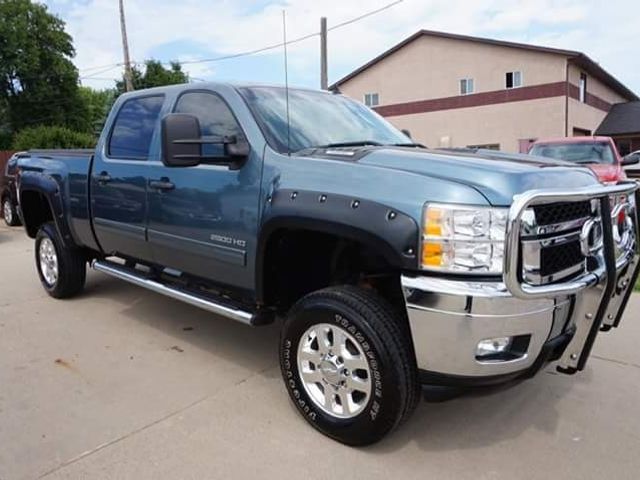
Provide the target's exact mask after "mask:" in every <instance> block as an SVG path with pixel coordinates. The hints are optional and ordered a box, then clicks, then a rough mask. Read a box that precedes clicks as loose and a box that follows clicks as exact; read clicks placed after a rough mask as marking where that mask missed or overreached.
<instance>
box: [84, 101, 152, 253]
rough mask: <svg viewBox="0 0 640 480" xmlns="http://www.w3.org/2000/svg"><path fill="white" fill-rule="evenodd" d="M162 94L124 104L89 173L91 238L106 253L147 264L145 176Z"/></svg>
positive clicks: (97, 152) (102, 142)
mask: <svg viewBox="0 0 640 480" xmlns="http://www.w3.org/2000/svg"><path fill="white" fill-rule="evenodd" d="M163 103H164V96H163V95H148V96H140V97H133V98H130V99H127V100H125V101H124V102H123V103H122V104H121V105H120V106H119V109H118V111H117V112H116V113H115V115H116V117H115V119H114V121H113V122H112V124H111V129H110V131H109V133H108V135H107V136H106V138H105V139H102V140H101V143H100V145H99V146H98V149H97V151H96V156H95V159H94V163H93V169H92V172H91V210H92V217H93V226H94V230H95V233H96V238H97V240H98V243H99V244H100V247H101V248H102V250H103V251H104V252H105V253H107V254H119V255H121V256H125V257H133V258H136V259H140V260H147V261H152V255H151V248H150V246H149V244H148V242H147V240H146V222H147V201H148V199H147V176H148V165H149V163H150V156H152V155H156V156H157V154H158V153H157V150H158V147H157V145H158V143H159V141H158V140H157V137H158V135H159V129H160V112H161V110H162V105H163Z"/></svg>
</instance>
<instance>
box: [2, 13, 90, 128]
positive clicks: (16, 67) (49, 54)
mask: <svg viewBox="0 0 640 480" xmlns="http://www.w3.org/2000/svg"><path fill="white" fill-rule="evenodd" d="M64 27H65V24H64V22H63V21H62V20H61V19H60V18H58V17H57V16H55V15H52V14H50V13H49V12H48V11H47V7H46V6H45V5H42V4H40V3H33V2H31V1H30V0H0V103H1V102H3V101H4V102H5V103H6V106H7V110H8V122H9V124H10V128H11V130H12V131H18V130H20V129H22V128H24V127H27V126H32V125H39V124H43V125H56V124H57V125H67V126H70V127H72V128H76V129H86V128H87V126H88V125H89V122H88V116H87V111H86V109H85V108H84V105H83V103H82V102H81V100H80V96H79V92H78V71H77V69H76V67H75V66H74V65H73V63H72V62H71V58H72V57H73V56H74V55H75V51H74V48H73V43H72V39H71V36H70V35H69V34H67V33H66V32H65V30H64Z"/></svg>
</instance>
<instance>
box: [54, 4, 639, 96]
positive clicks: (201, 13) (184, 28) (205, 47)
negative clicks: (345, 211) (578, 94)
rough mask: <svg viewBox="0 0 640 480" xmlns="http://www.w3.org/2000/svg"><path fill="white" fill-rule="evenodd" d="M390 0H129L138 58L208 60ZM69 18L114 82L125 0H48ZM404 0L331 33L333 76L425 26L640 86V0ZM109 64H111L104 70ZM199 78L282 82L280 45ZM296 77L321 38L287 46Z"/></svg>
mask: <svg viewBox="0 0 640 480" xmlns="http://www.w3.org/2000/svg"><path fill="white" fill-rule="evenodd" d="M391 1H392V0H368V1H356V0H324V1H318V0H282V1H271V0H235V1H234V0H181V1H179V2H176V1H174V0H125V10H126V13H127V26H128V34H129V43H130V49H131V56H132V58H133V59H134V60H135V61H143V60H145V59H148V58H155V59H159V60H162V61H169V60H183V61H184V60H186V61H190V60H200V59H206V58H216V57H220V56H225V55H232V54H235V53H238V52H243V51H248V50H253V49H257V48H261V47H264V46H267V45H272V44H276V43H278V42H280V41H282V11H283V10H286V15H287V31H288V32H287V33H288V38H289V39H293V38H297V37H301V36H304V35H306V34H309V33H314V32H317V31H318V30H319V21H320V20H319V19H320V17H321V16H326V17H327V18H328V24H329V27H331V26H332V25H336V24H338V23H341V22H344V21H346V20H350V19H352V18H355V17H357V16H359V15H361V14H363V13H366V12H368V11H371V10H374V9H376V8H379V7H382V6H384V5H386V4H388V3H390V2H391ZM44 3H46V4H47V5H48V7H49V9H50V11H52V12H53V13H55V14H57V15H58V16H60V17H61V18H62V19H63V20H65V22H66V23H67V28H68V31H69V32H70V33H71V35H72V36H73V37H74V42H75V46H76V50H77V55H76V58H75V59H74V61H75V63H76V65H77V66H78V68H79V69H80V75H81V78H82V81H83V83H84V84H87V85H91V86H94V87H106V86H112V84H113V78H116V77H118V76H119V75H120V74H121V67H118V66H114V67H112V68H111V69H109V65H112V64H116V63H119V62H122V53H121V38H120V29H119V18H118V10H117V5H118V2H117V0H47V1H45V2H44ZM606 6H607V8H603V4H602V2H600V1H599V0H403V1H402V2H401V3H399V4H397V5H395V6H393V7H391V8H389V9H388V10H385V11H384V12H382V13H379V14H377V15H373V16H371V17H368V18H366V19H364V20H361V21H358V22H356V23H353V24H351V25H347V26H344V27H342V28H339V29H336V30H334V31H332V32H330V34H329V81H330V83H331V82H333V81H335V80H337V79H339V78H340V77H342V76H343V75H345V74H347V73H349V72H350V71H351V70H353V69H355V68H356V67H358V66H359V65H361V64H362V63H364V62H366V61H368V60H369V59H371V58H373V57H374V56H376V55H377V54H379V53H380V52H382V51H384V50H385V49H387V48H389V47H391V46H392V45H394V44H395V43H397V42H399V41H401V40H402V39H403V38H405V37H407V36H409V35H411V34H412V33H414V32H415V31H417V30H419V29H421V28H426V29H432V30H443V31H448V32H453V33H460V34H468V35H477V36H485V37H490V38H499V39H503V40H511V41H517V42H526V43H534V44H540V45H546V46H553V47H561V48H567V49H572V50H579V51H582V52H584V53H586V54H587V55H589V56H590V57H591V58H593V59H594V60H595V61H597V62H599V63H600V64H601V65H602V66H603V67H604V68H605V69H607V70H608V71H609V72H610V73H612V74H613V75H615V76H616V77H617V78H618V79H619V80H621V81H622V82H623V83H624V84H626V85H627V86H628V87H630V88H631V89H632V90H634V91H635V92H636V93H640V54H638V47H637V45H638V38H639V35H640V31H639V30H640V29H639V28H638V24H637V20H638V18H640V2H638V1H637V0H612V1H609V2H607V3H606ZM97 67H104V68H97ZM185 70H187V71H188V72H189V73H190V75H191V77H192V78H193V79H194V81H197V80H200V79H202V80H239V81H256V82H269V83H283V81H284V71H283V56H282V50H281V49H277V50H272V51H269V52H264V53H260V54H256V55H252V56H249V57H243V58H236V59H230V60H224V61H218V62H208V63H199V64H193V65H185ZM289 80H290V83H291V84H292V85H300V86H309V87H317V86H319V39H318V37H313V38H310V39H308V40H305V41H303V42H299V43H296V44H295V45H291V46H290V48H289Z"/></svg>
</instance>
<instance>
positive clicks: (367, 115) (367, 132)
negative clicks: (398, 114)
mask: <svg viewBox="0 0 640 480" xmlns="http://www.w3.org/2000/svg"><path fill="white" fill-rule="evenodd" d="M239 90H240V94H241V95H242V96H243V97H244V99H245V100H246V102H247V103H248V105H249V108H250V109H251V110H252V112H253V114H254V116H255V117H256V119H257V121H258V123H259V124H260V127H261V128H262V131H263V133H264V134H265V136H266V137H267V141H268V142H269V144H270V145H271V146H272V147H273V148H275V149H276V150H277V151H279V152H280V153H286V152H287V151H288V148H287V106H286V91H285V89H284V88H282V87H243V88H240V89H239ZM289 118H290V126H291V128H290V145H291V147H290V149H291V151H292V152H296V151H299V150H304V149H307V148H312V147H322V146H334V145H335V146H341V145H342V146H346V145H397V144H408V143H410V142H411V140H410V139H409V138H408V137H407V136H406V135H404V134H403V133H402V132H400V131H399V130H397V129H396V128H395V127H393V126H392V125H391V124H390V123H388V122H387V121H386V120H384V119H383V118H382V117H381V116H379V115H378V114H377V113H375V112H373V111H372V110H370V109H369V108H367V107H365V106H364V105H362V104H361V103H358V102H356V101H354V100H351V99H350V98H347V97H345V96H342V95H332V94H330V93H326V92H314V91H312V90H297V89H289Z"/></svg>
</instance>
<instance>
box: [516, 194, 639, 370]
mask: <svg viewBox="0 0 640 480" xmlns="http://www.w3.org/2000/svg"><path fill="white" fill-rule="evenodd" d="M638 188H639V186H638V184H636V183H635V182H633V183H632V182H628V183H622V184H618V185H614V186H598V187H588V188H580V189H576V190H574V191H572V192H567V191H565V190H533V191H529V192H526V193H524V194H522V195H517V196H515V197H514V202H513V205H512V206H511V209H510V211H509V219H508V223H507V235H506V244H505V269H504V283H505V285H506V287H507V288H508V289H509V291H510V292H511V293H512V294H513V295H514V296H516V297H518V298H524V299H530V298H540V297H562V296H573V305H574V306H573V314H572V319H571V325H570V326H569V327H568V328H571V329H573V330H574V332H575V333H574V335H573V338H572V339H571V341H570V342H569V344H568V345H567V347H566V349H565V351H564V352H563V354H562V357H561V358H560V360H559V361H558V366H557V369H558V371H560V372H562V373H567V374H572V373H575V372H577V371H580V370H583V369H584V367H585V365H586V362H587V359H588V358H589V355H590V354H591V349H592V347H593V344H594V342H595V339H596V336H597V335H598V332H599V331H600V330H603V331H606V330H609V329H610V328H612V327H617V326H618V324H619V323H620V319H621V316H622V313H623V312H624V308H625V306H626V303H627V301H628V300H629V297H630V295H631V292H632V291H633V286H634V283H635V281H636V279H637V277H638V273H639V270H640V252H639V250H638V249H639V248H640V247H639V244H640V241H639V239H640V230H639V225H640V217H639V216H638V209H639V208H640V192H639V190H638ZM619 195H627V196H628V198H634V199H635V210H634V209H631V208H629V206H628V205H627V206H626V207H627V209H628V212H627V213H630V214H631V213H632V215H629V216H630V217H632V220H631V222H632V225H630V224H627V229H626V232H625V233H626V234H628V235H627V240H629V241H627V242H626V243H625V242H623V241H621V239H622V236H621V235H620V232H615V234H614V228H613V224H612V223H613V222H612V214H613V213H616V214H617V213H618V212H619V209H618V208H616V210H613V208H614V207H613V206H612V205H611V201H610V196H619ZM589 200H596V201H598V202H599V205H600V209H599V212H600V221H601V224H602V245H598V248H597V249H594V250H593V252H592V253H593V254H594V255H593V256H594V257H597V262H596V264H597V267H596V268H594V269H593V270H591V271H586V273H584V274H582V275H580V276H579V277H577V278H573V279H571V280H569V281H566V282H565V281H561V282H558V283H553V284H548V285H531V284H527V283H526V282H524V281H523V274H522V270H523V269H522V264H521V262H522V260H521V259H522V251H521V240H520V236H521V228H522V216H523V215H524V213H525V212H526V211H527V209H529V208H530V207H533V206H535V205H546V204H551V203H557V202H579V201H589ZM625 221H627V220H626V219H625ZM629 227H631V228H630V230H631V231H629ZM629 235H630V236H631V238H630V239H629ZM616 242H618V243H617V244H616ZM621 245H622V246H623V247H624V249H623V251H622V252H620V246H621ZM625 249H626V250H625ZM588 287H591V288H588Z"/></svg>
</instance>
